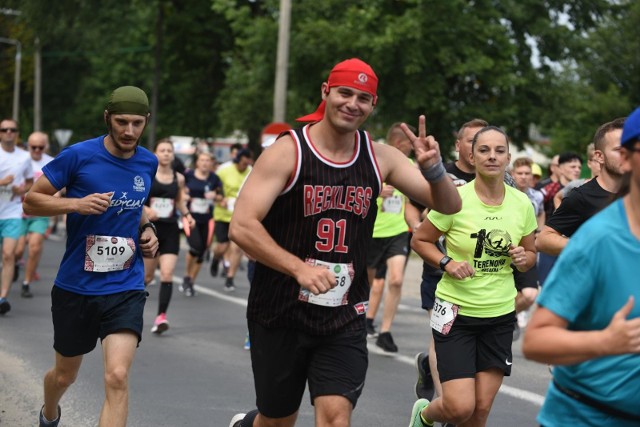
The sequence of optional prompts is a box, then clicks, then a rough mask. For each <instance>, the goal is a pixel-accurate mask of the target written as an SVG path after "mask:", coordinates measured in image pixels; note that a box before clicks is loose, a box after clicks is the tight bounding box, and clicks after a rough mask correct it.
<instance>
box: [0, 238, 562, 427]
mask: <svg viewBox="0 0 640 427" xmlns="http://www.w3.org/2000/svg"><path fill="white" fill-rule="evenodd" d="M63 251H64V243H63V242H61V241H54V240H47V241H46V242H45V250H44V256H43V259H42V262H41V265H40V268H39V269H38V272H39V274H40V276H41V279H40V280H39V281H38V282H35V283H34V284H33V285H32V292H33V293H34V294H35V297H34V298H33V299H30V300H27V299H22V298H20V295H19V294H20V286H19V282H16V283H15V284H14V287H13V289H12V290H11V294H10V301H11V304H12V310H11V311H10V312H9V313H8V314H7V315H5V316H2V317H0V426H2V427H5V426H7V427H22V426H25V427H26V426H34V425H36V424H37V416H38V411H39V409H40V407H41V406H42V377H43V375H44V373H45V372H46V371H47V370H48V369H49V368H50V366H51V365H52V363H53V359H54V352H53V349H52V341H53V331H52V326H51V315H50V296H49V295H50V290H51V285H52V283H53V279H54V277H55V274H56V271H57V268H58V264H59V261H60V258H61V256H62V253H63ZM183 254H184V251H183V253H182V254H181V255H183ZM181 258H182V257H181ZM420 268H421V267H420V261H419V260H417V259H412V260H411V261H410V263H409V267H408V272H407V280H406V281H405V289H404V291H403V299H402V303H401V307H400V310H399V313H398V315H397V317H396V320H395V322H394V327H393V329H392V333H393V336H394V339H395V341H396V344H397V345H398V347H399V349H400V351H399V353H398V354H397V355H395V356H392V357H390V356H386V355H382V354H379V353H378V352H377V350H376V347H375V345H373V343H370V345H369V350H370V357H369V358H370V361H369V371H368V374H367V381H366V385H365V388H364V392H363V394H362V396H361V398H360V401H359V402H358V405H357V407H356V409H355V411H354V414H353V417H352V425H353V426H385V427H386V426H389V427H390V426H405V425H408V423H409V415H410V413H411V407H412V405H413V402H414V401H415V396H414V392H413V387H414V382H415V369H414V367H413V358H414V355H415V354H416V353H417V352H419V351H423V349H424V348H426V345H427V343H428V340H429V334H430V333H429V329H428V327H427V319H426V315H425V313H424V311H422V310H421V309H420V301H419V294H418V292H417V289H418V286H419V283H418V280H419V274H420ZM183 270H184V264H183V259H181V260H180V263H179V265H178V268H177V269H176V273H177V274H176V276H181V275H182V273H183ZM21 279H22V274H21V278H20V281H21ZM176 280H178V278H177V277H176ZM196 284H197V287H196V291H197V294H196V296H195V297H193V298H187V297H185V296H184V295H182V294H181V293H180V292H178V291H177V286H176V287H175V290H174V297H173V300H172V302H171V306H170V308H169V313H168V319H169V322H170V325H171V327H170V329H169V331H167V332H166V333H165V334H163V335H161V336H156V335H153V334H151V333H150V332H149V328H150V327H151V325H152V323H153V319H154V317H155V314H156V309H157V303H158V301H157V298H158V286H150V287H149V292H150V297H149V300H148V301H147V306H146V310H145V332H144V335H143V339H142V343H141V345H140V348H139V351H138V353H137V355H136V358H135V361H134V364H133V368H132V372H131V378H130V396H129V422H128V425H129V426H140V427H149V426H194V427H195V426H197V427H200V426H213V427H227V426H228V423H229V420H230V419H231V417H232V416H233V415H234V414H235V413H237V412H246V411H247V410H250V409H252V408H253V407H254V406H255V404H254V403H255V396H254V391H253V380H252V375H251V362H250V357H249V352H248V351H245V350H244V349H243V342H244V337H245V333H246V321H245V307H246V297H247V294H248V291H249V284H248V281H247V279H246V272H245V271H240V272H239V274H238V277H237V278H236V288H237V289H236V291H235V292H233V293H231V294H228V293H225V292H224V291H223V287H224V280H223V279H222V278H212V277H211V276H210V275H209V272H208V267H207V268H203V270H202V271H201V273H200V276H199V277H198V279H197V280H196ZM378 322H379V321H378ZM549 380H550V374H549V371H548V369H547V367H546V366H543V365H539V364H536V363H533V362H529V361H527V360H524V358H523V357H522V353H521V351H520V342H516V343H514V358H513V373H512V376H511V377H509V378H506V379H505V381H504V385H503V387H502V389H501V390H500V393H499V394H498V396H497V398H496V401H495V404H494V407H493V410H492V413H491V416H490V418H489V422H488V425H489V426H495V427H513V426H518V427H524V426H535V425H537V423H536V421H535V416H536V414H537V412H538V410H539V408H540V405H541V404H542V401H543V400H544V394H545V390H546V387H547V384H548V382H549ZM103 396H104V389H103V382H102V355H101V352H100V346H99V345H98V347H96V350H94V351H93V352H92V353H90V354H89V355H87V356H85V359H84V362H83V365H82V368H81V369H80V374H79V376H78V379H77V381H76V383H75V384H74V385H73V386H72V387H71V388H70V389H69V391H68V392H67V393H66V394H65V396H64V397H63V399H62V401H61V406H62V421H61V423H60V426H61V427H70V426H73V427H84V426H96V425H97V420H98V415H99V412H100V408H101V405H102V401H103ZM297 425H298V426H303V427H304V426H313V425H314V422H313V407H312V406H311V405H310V403H309V398H308V396H305V398H304V400H303V404H302V406H301V409H300V416H299V418H298V423H297Z"/></svg>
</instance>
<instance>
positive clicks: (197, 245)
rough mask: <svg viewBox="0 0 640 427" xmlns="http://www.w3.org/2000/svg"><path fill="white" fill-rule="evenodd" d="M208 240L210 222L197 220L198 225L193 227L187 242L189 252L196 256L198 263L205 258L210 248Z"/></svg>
mask: <svg viewBox="0 0 640 427" xmlns="http://www.w3.org/2000/svg"><path fill="white" fill-rule="evenodd" d="M216 227H217V225H216ZM207 240H209V223H208V222H196V226H195V227H193V228H192V229H191V233H189V236H188V237H187V243H189V253H190V254H191V256H193V257H194V258H196V262H197V263H198V264H201V263H202V261H203V260H204V254H205V253H206V251H207V249H208V248H207Z"/></svg>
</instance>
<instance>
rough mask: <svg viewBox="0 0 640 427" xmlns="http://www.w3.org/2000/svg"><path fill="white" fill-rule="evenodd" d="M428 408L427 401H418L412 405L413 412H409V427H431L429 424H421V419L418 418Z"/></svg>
mask: <svg viewBox="0 0 640 427" xmlns="http://www.w3.org/2000/svg"><path fill="white" fill-rule="evenodd" d="M427 406H429V401H428V400H427V399H418V400H416V403H414V404H413V410H412V411H411V421H409V427H425V426H432V425H433V422H432V423H431V424H425V423H424V422H422V417H420V413H421V412H422V411H423V410H424V408H426V407H427Z"/></svg>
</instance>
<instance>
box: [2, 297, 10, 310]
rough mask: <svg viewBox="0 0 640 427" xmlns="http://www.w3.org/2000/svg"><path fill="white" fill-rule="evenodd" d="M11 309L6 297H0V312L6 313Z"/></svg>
mask: <svg viewBox="0 0 640 427" xmlns="http://www.w3.org/2000/svg"><path fill="white" fill-rule="evenodd" d="M10 310H11V304H9V301H7V299H6V298H0V314H6V313H8V312H9V311H10Z"/></svg>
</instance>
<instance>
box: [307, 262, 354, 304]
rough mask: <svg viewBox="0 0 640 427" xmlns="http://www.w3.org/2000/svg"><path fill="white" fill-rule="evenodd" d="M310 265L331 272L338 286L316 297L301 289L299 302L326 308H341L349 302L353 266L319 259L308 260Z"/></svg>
mask: <svg viewBox="0 0 640 427" xmlns="http://www.w3.org/2000/svg"><path fill="white" fill-rule="evenodd" d="M306 263H307V264H309V265H321V266H323V267H326V268H327V269H328V270H329V271H331V272H332V273H333V274H334V275H335V277H336V286H335V288H333V289H331V290H330V291H329V292H327V293H324V294H320V295H314V294H312V293H311V292H309V291H308V290H306V289H303V288H300V293H299V294H298V300H300V301H304V302H308V303H311V304H316V305H322V306H325V307H339V306H341V305H347V303H348V302H349V288H350V287H351V282H352V281H353V276H354V270H353V264H351V263H349V264H344V263H331V262H325V261H320V260H317V259H311V258H307V260H306Z"/></svg>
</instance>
